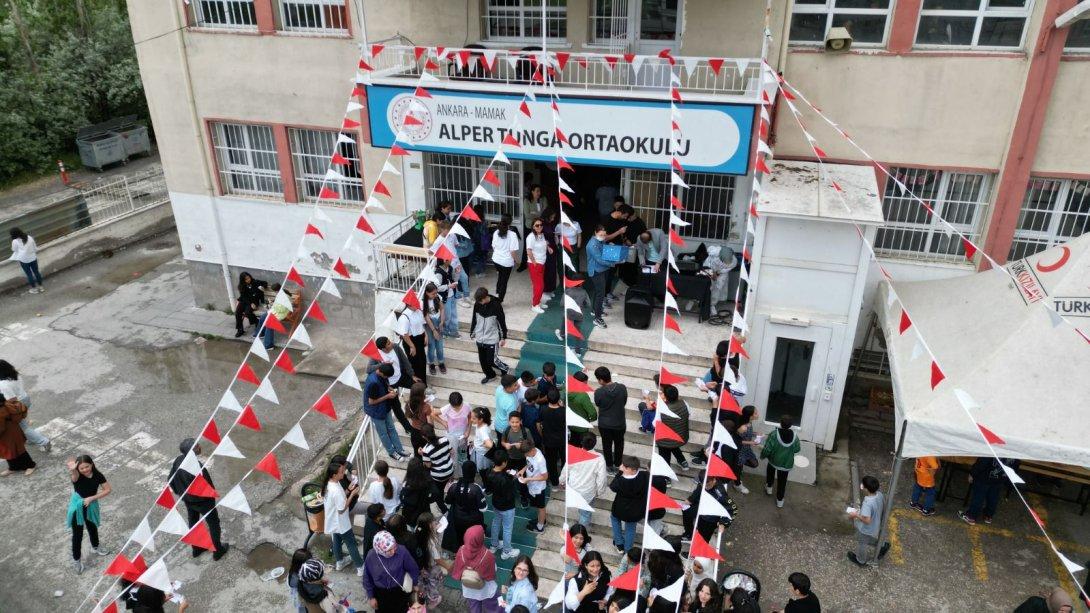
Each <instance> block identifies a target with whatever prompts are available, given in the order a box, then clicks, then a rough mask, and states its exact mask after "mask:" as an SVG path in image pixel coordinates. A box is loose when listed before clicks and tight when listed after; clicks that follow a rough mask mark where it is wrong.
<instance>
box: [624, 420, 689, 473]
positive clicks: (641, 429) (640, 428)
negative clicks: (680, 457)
mask: <svg viewBox="0 0 1090 613" xmlns="http://www.w3.org/2000/svg"><path fill="white" fill-rule="evenodd" d="M637 430H639V431H640V432H643V433H644V434H647V429H646V428H644V427H643V426H640V427H639V428H637ZM685 468H688V465H686V466H685Z"/></svg>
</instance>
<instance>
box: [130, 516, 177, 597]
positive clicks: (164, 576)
mask: <svg viewBox="0 0 1090 613" xmlns="http://www.w3.org/2000/svg"><path fill="white" fill-rule="evenodd" d="M179 517H180V516H179ZM136 582H137V583H140V584H143V585H146V586H148V587H151V588H155V589H157V590H159V591H160V592H163V593H165V594H169V593H171V592H172V591H173V590H174V584H173V582H172V581H171V580H170V574H169V573H167V565H166V562H164V561H163V560H162V559H159V560H156V561H155V563H154V564H152V565H151V566H149V567H148V569H147V570H146V571H144V573H143V574H142V575H140V577H138V578H137V579H136Z"/></svg>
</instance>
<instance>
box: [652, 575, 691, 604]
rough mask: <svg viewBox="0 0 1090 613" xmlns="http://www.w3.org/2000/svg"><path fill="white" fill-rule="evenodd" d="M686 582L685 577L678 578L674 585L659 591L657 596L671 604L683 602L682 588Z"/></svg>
mask: <svg viewBox="0 0 1090 613" xmlns="http://www.w3.org/2000/svg"><path fill="white" fill-rule="evenodd" d="M684 582H685V577H684V576H681V577H678V578H677V581H674V582H673V583H672V584H670V585H668V586H666V587H664V588H662V589H661V590H659V591H658V593H657V594H656V596H659V597H660V598H665V599H666V600H669V601H670V602H681V588H682V584H683V583H684Z"/></svg>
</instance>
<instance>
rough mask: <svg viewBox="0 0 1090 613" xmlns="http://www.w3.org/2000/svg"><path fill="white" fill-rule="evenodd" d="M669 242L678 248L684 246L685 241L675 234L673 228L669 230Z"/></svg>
mask: <svg viewBox="0 0 1090 613" xmlns="http://www.w3.org/2000/svg"><path fill="white" fill-rule="evenodd" d="M670 242H671V243H673V244H675V245H677V246H678V247H684V246H685V239H683V238H681V235H680V234H678V233H677V232H675V231H674V229H673V228H670Z"/></svg>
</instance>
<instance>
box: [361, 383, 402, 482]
mask: <svg viewBox="0 0 1090 613" xmlns="http://www.w3.org/2000/svg"><path fill="white" fill-rule="evenodd" d="M393 376H394V367H393V365H392V364H389V363H382V364H379V365H378V368H376V369H375V370H374V371H372V372H371V374H369V375H367V379H366V380H365V381H364V383H363V412H364V414H366V415H367V416H368V417H370V418H371V422H372V424H374V427H375V432H376V433H377V434H378V438H379V440H380V441H381V442H382V446H383V447H384V448H385V449H386V454H387V455H388V456H389V458H390V460H391V461H393V462H398V463H401V462H405V461H407V460H408V459H409V456H408V455H407V454H406V453H405V448H404V447H402V446H401V437H400V436H399V435H398V433H397V428H395V427H394V416H393V410H392V408H391V401H393V399H395V398H397V389H396V388H394V389H390V379H391V377H393ZM404 426H405V428H406V430H407V431H409V432H411V431H412V426H410V425H409V422H408V420H406V421H405V424H404Z"/></svg>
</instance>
